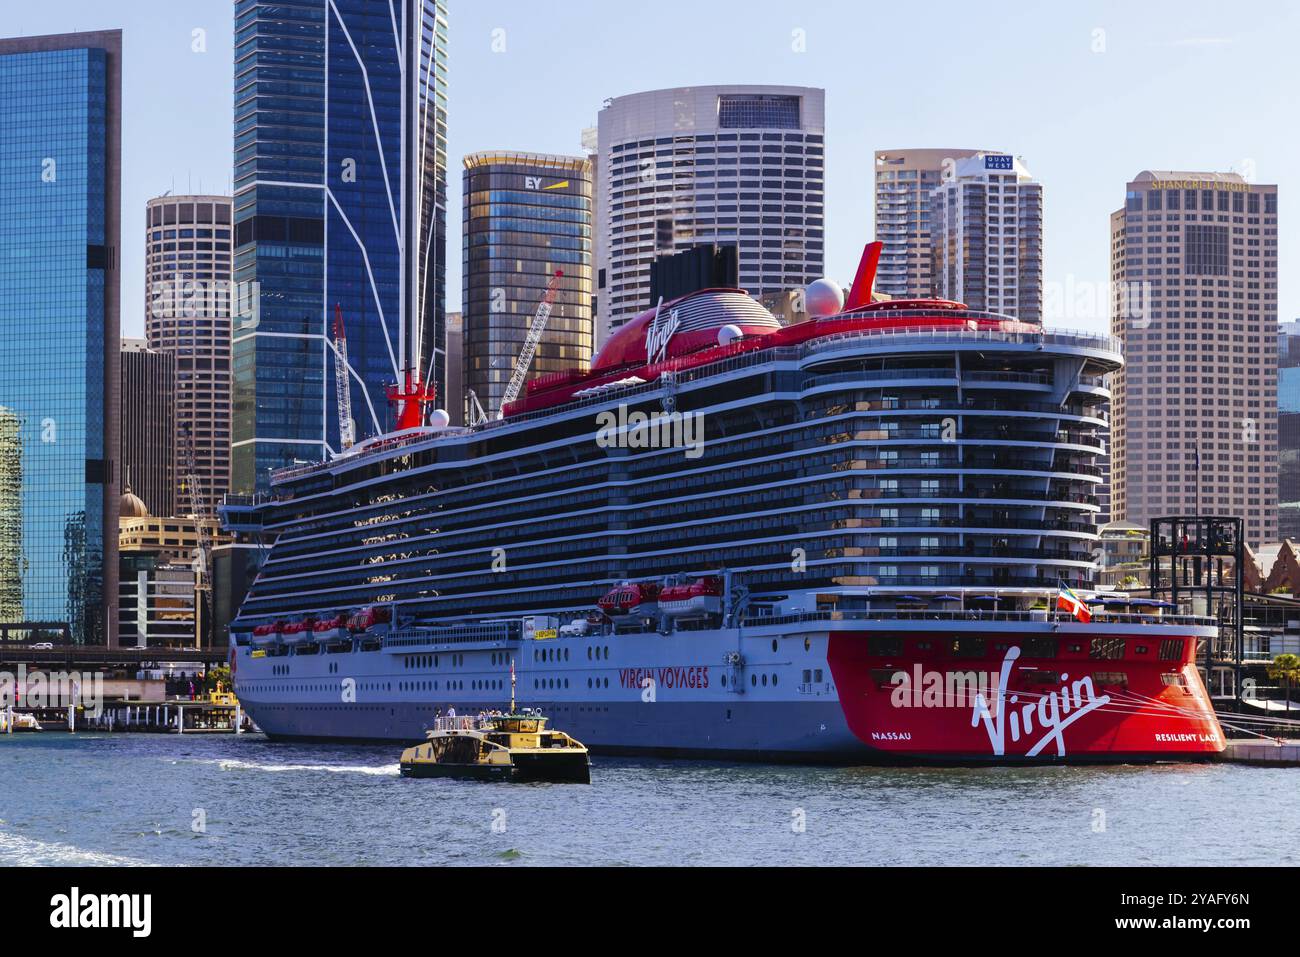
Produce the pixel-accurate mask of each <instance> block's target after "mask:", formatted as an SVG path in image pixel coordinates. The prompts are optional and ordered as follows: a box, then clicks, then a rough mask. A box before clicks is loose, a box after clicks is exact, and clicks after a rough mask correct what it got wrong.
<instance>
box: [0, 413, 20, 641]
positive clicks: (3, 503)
mask: <svg viewBox="0 0 1300 957" xmlns="http://www.w3.org/2000/svg"><path fill="white" fill-rule="evenodd" d="M22 620H23V447H22V423H21V421H20V420H19V418H18V416H17V415H16V414H15V413H14V412H13V411H12V410H11V409H6V408H4V407H2V406H0V622H17V621H22Z"/></svg>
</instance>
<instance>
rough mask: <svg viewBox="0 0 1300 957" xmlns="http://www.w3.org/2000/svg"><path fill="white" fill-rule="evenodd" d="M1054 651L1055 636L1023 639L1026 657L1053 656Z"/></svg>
mask: <svg viewBox="0 0 1300 957" xmlns="http://www.w3.org/2000/svg"><path fill="white" fill-rule="evenodd" d="M1056 652H1057V642H1056V639H1055V638H1029V639H1027V640H1026V641H1025V657H1026V658H1055V657H1056Z"/></svg>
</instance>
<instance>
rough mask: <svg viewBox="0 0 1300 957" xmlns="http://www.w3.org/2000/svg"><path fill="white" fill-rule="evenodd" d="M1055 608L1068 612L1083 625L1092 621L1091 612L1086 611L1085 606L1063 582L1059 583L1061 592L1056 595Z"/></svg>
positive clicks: (1086, 607)
mask: <svg viewBox="0 0 1300 957" xmlns="http://www.w3.org/2000/svg"><path fill="white" fill-rule="evenodd" d="M1056 607H1057V608H1058V609H1060V610H1061V611H1068V612H1069V613H1070V614H1072V615H1074V617H1075V618H1077V619H1079V621H1081V622H1084V623H1085V624H1086V623H1088V622H1090V621H1092V612H1091V611H1089V610H1088V606H1087V604H1085V603H1084V601H1083V599H1082V598H1080V597H1079V596H1078V595H1076V594H1075V593H1074V591H1073V589H1071V588H1070V586H1069V585H1067V584H1066V583H1065V582H1061V590H1060V591H1059V592H1058V593H1057V595H1056Z"/></svg>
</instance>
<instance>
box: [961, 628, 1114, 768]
mask: <svg viewBox="0 0 1300 957" xmlns="http://www.w3.org/2000/svg"><path fill="white" fill-rule="evenodd" d="M1019 657H1020V649H1019V648H1010V649H1008V651H1007V656H1006V658H1004V659H1003V661H1002V673H1001V675H1000V676H999V680H998V684H997V692H996V695H995V697H994V698H993V703H992V705H991V706H990V704H989V702H988V700H987V699H986V698H985V696H984V693H983V692H981V693H980V694H979V695H977V696H976V698H975V707H974V709H973V710H972V713H971V721H970V723H971V727H972V728H977V727H979V725H980V722H981V721H983V722H984V730H985V731H986V732H987V733H988V736H989V744H990V745H991V746H992V748H993V754H994V756H996V757H1002V756H1004V755H1005V754H1006V753H1007V733H1008V730H1009V731H1010V735H1011V742H1012V743H1013V744H1015V743H1018V742H1019V741H1020V740H1021V739H1022V738H1025V739H1029V740H1032V737H1031V736H1032V735H1034V734H1038V735H1039V737H1038V739H1037V740H1036V741H1034V744H1033V746H1032V747H1030V749H1029V750H1028V751H1027V752H1025V757H1029V758H1032V757H1036V756H1037V755H1038V754H1039V753H1040V752H1042V750H1043V749H1044V748H1045V747H1047V746H1048V745H1049V744H1052V743H1055V744H1056V753H1057V756H1058V757H1065V729H1066V728H1068V727H1069V726H1070V725H1072V724H1074V722H1076V721H1078V720H1079V719H1080V718H1082V717H1083V716H1084V715H1086V714H1090V713H1091V712H1093V711H1096V710H1098V709H1099V708H1103V707H1105V706H1106V705H1108V704H1110V695H1100V696H1099V695H1098V694H1097V693H1096V691H1095V690H1094V689H1093V687H1092V678H1090V677H1088V676H1084V677H1082V678H1080V679H1079V680H1077V681H1075V682H1074V683H1073V684H1068V683H1066V681H1067V679H1068V678H1069V677H1070V676H1069V675H1061V681H1062V684H1061V687H1060V689H1059V690H1057V691H1053V692H1051V693H1050V694H1044V695H1040V696H1038V700H1037V701H1031V702H1029V703H1028V704H1023V705H1022V704H1020V696H1019V695H1015V694H1013V695H1011V696H1010V699H1009V700H1008V697H1007V690H1006V689H1007V679H1008V678H1009V677H1010V676H1011V666H1012V665H1013V664H1015V662H1016V660H1017V659H1018V658H1019Z"/></svg>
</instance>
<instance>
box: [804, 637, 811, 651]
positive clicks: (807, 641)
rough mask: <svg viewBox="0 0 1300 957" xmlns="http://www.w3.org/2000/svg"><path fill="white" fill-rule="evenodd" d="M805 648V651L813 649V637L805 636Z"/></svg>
mask: <svg viewBox="0 0 1300 957" xmlns="http://www.w3.org/2000/svg"><path fill="white" fill-rule="evenodd" d="M803 650H804V651H812V639H811V638H805V639H804V640H803Z"/></svg>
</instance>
